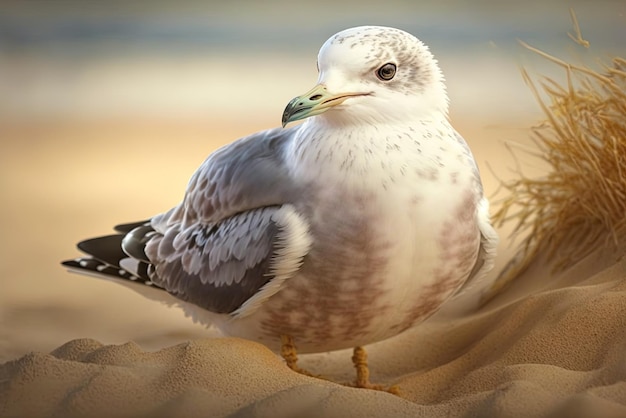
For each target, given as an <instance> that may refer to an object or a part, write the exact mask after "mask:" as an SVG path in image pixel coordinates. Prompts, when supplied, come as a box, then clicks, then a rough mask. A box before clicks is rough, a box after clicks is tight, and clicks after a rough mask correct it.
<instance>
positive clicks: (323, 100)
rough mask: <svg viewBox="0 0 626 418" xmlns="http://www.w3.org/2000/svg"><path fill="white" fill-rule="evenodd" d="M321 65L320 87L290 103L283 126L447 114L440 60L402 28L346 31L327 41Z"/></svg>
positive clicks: (323, 47)
mask: <svg viewBox="0 0 626 418" xmlns="http://www.w3.org/2000/svg"><path fill="white" fill-rule="evenodd" d="M317 64H318V70H319V78H318V82H317V85H316V86H315V87H314V88H313V89H311V90H309V91H308V92H307V93H305V94H303V95H301V96H298V97H295V98H294V99H292V100H291V101H290V102H289V104H288V105H287V107H286V108H285V111H284V113H283V118H282V124H283V126H285V125H286V124H287V123H289V122H293V121H297V120H301V119H305V118H309V117H311V116H317V115H321V116H322V117H323V118H324V119H325V120H327V121H329V122H331V123H332V122H336V123H341V124H346V123H348V124H351V123H375V122H380V121H394V120H399V121H403V120H415V119H420V118H428V117H429V116H432V114H433V113H434V112H437V113H439V114H443V115H447V112H448V96H447V94H446V89H445V85H444V78H443V75H442V73H441V70H440V69H439V66H438V65H437V61H436V60H435V59H434V57H433V55H432V54H431V53H430V51H429V50H428V47H427V46H426V45H424V44H423V43H422V42H421V41H420V40H419V39H417V38H415V37H414V36H413V35H411V34H409V33H407V32H404V31H402V30H399V29H394V28H388V27H381V26H360V27H356V28H351V29H346V30H344V31H342V32H339V33H337V34H336V35H334V36H332V37H331V38H330V39H328V40H327V41H326V42H325V43H324V45H323V46H322V48H321V49H320V52H319V55H318V59H317Z"/></svg>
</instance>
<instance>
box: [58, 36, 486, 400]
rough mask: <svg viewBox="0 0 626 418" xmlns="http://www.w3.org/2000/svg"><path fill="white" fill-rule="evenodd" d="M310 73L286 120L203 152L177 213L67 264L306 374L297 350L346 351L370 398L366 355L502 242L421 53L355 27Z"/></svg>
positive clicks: (468, 277) (433, 67) (399, 39)
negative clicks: (169, 300)
mask: <svg viewBox="0 0 626 418" xmlns="http://www.w3.org/2000/svg"><path fill="white" fill-rule="evenodd" d="M317 64H318V72H319V78H318V81H317V84H316V85H315V87H313V88H312V89H311V90H309V91H308V92H307V93H305V94H303V95H301V96H298V97H296V98H294V99H293V100H291V101H290V102H289V104H288V105H287V107H286V108H285V110H284V112H283V115H282V127H277V128H274V129H270V130H266V131H262V132H258V133H254V134H252V135H250V136H247V137H244V138H241V139H238V140H236V141H234V142H232V143H230V144H228V145H226V146H224V147H222V148H220V149H218V150H217V151H215V152H213V153H212V154H210V155H209V157H208V158H207V159H206V160H205V161H204V162H203V163H202V165H201V166H200V168H199V169H198V170H197V171H196V172H195V174H193V176H192V177H191V180H190V181H189V184H188V186H187V190H186V193H185V195H184V198H183V200H182V202H181V203H180V204H179V205H178V206H175V207H174V208H172V209H170V210H168V211H166V212H164V213H161V214H159V215H156V216H154V217H152V218H150V219H148V220H145V221H141V222H135V223H130V224H123V225H118V226H117V227H115V230H116V233H115V234H113V235H108V236H103V237H98V238H94V239H89V240H86V241H82V242H80V243H79V244H78V249H79V250H81V251H82V252H84V253H85V254H86V256H84V257H80V258H77V259H74V260H68V261H65V262H63V264H64V265H65V266H67V267H68V268H69V269H71V270H75V271H78V272H82V273H86V274H95V275H98V276H102V277H106V278H109V279H113V280H118V281H122V282H137V283H140V284H143V285H146V286H150V287H152V288H156V289H161V290H162V291H163V292H167V293H169V294H170V295H173V296H174V297H175V298H176V300H177V301H178V303H179V305H180V306H181V307H182V308H183V309H184V310H185V312H186V313H187V314H188V315H189V316H191V317H192V318H193V319H194V320H195V321H199V322H201V323H203V324H206V325H214V326H217V327H219V328H220V329H221V330H222V331H223V332H224V333H225V334H226V335H230V336H235V337H241V338H245V339H249V340H253V341H257V342H260V343H262V344H264V345H266V346H268V347H269V348H270V349H273V350H274V351H276V352H280V353H281V354H282V355H283V357H284V358H285V360H286V363H287V365H288V366H289V367H290V368H292V369H293V370H296V371H299V372H302V373H306V371H304V370H302V369H300V368H299V367H298V366H297V355H296V353H297V352H301V353H310V352H326V351H332V350H338V349H344V348H354V356H353V358H352V360H353V362H354V364H355V367H356V374H357V377H356V381H355V382H353V383H352V385H353V386H357V387H362V388H372V389H381V386H380V385H374V384H372V383H371V382H370V380H369V369H368V365H367V354H366V352H365V350H364V348H363V346H365V345H367V344H371V343H374V342H377V341H381V340H385V339H387V338H390V337H392V336H395V335H397V334H399V333H401V332H403V331H405V330H407V329H409V328H411V327H413V326H415V325H417V324H419V323H421V322H422V321H424V320H425V319H426V318H428V317H429V316H431V315H432V314H433V313H435V312H436V311H437V310H438V309H439V308H440V307H441V306H442V304H443V303H444V302H445V301H447V300H448V299H450V298H452V297H453V296H454V295H455V294H458V293H459V292H460V291H461V290H462V289H465V288H467V287H468V284H469V283H470V282H471V283H475V282H477V281H479V280H480V278H481V277H484V275H485V273H486V272H487V271H488V270H489V269H491V268H492V266H493V264H494V257H495V248H496V245H497V242H498V236H497V233H496V232H495V230H494V229H493V227H492V226H491V223H490V220H489V203H488V201H487V199H486V198H485V196H484V194H483V187H482V183H481V179H480V175H479V171H478V167H477V165H476V162H475V160H474V157H473V155H472V153H471V151H470V148H469V147H468V145H467V143H466V142H465V140H464V139H463V137H462V136H461V135H460V134H459V133H457V131H456V130H455V129H454V128H453V127H452V125H451V123H450V120H449V118H448V96H447V93H446V88H445V84H444V77H443V75H442V72H441V70H440V68H439V66H438V64H437V61H436V60H435V59H434V57H433V55H432V54H431V52H430V51H429V48H428V47H427V46H426V45H425V44H423V43H422V42H421V41H420V40H418V39H417V38H416V37H414V36H413V35H411V34H409V33H407V32H404V31H402V30H399V29H395V28H389V27H380V26H361V27H355V28H350V29H346V30H344V31H341V32H339V33H337V34H335V35H333V36H332V37H331V38H330V39H328V40H327V41H326V42H325V43H324V44H323V46H322V47H321V49H320V51H319V55H318V59H317ZM301 120H302V121H303V122H302V123H300V124H296V125H294V126H291V127H289V128H285V126H286V125H287V124H289V123H291V122H295V121H301ZM296 350H297V351H296Z"/></svg>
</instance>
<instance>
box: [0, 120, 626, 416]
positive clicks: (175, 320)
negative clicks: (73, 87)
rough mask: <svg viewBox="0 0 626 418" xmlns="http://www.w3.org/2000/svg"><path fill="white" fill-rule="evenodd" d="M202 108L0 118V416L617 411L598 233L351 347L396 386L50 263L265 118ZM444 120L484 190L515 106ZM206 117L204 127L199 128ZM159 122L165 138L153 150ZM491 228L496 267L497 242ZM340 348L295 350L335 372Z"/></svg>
mask: <svg viewBox="0 0 626 418" xmlns="http://www.w3.org/2000/svg"><path fill="white" fill-rule="evenodd" d="M214 122H215V121H212V122H211V123H209V122H198V121H195V122H194V123H189V121H183V122H179V123H169V122H168V123H165V122H160V123H154V122H153V121H151V122H150V123H142V122H137V121H134V122H128V121H104V122H103V121H99V122H84V121H83V122H77V121H65V122H59V121H54V122H50V121H47V122H46V121H43V122H41V123H39V124H34V123H20V122H11V123H9V122H4V123H3V124H1V125H0V126H1V129H2V132H0V133H2V134H3V135H4V137H8V138H12V139H13V140H12V141H11V145H10V147H8V148H9V149H8V154H7V153H5V154H4V156H3V157H1V158H2V161H0V162H1V163H2V167H1V168H0V169H1V170H2V187H3V192H4V193H5V198H7V202H9V203H8V204H6V205H4V206H3V208H2V211H3V212H2V213H1V215H2V216H1V219H2V228H3V231H4V236H3V239H2V245H3V248H2V254H4V256H5V257H6V255H7V254H9V255H11V257H9V258H5V259H3V261H2V271H1V272H0V274H1V276H0V277H1V279H0V280H2V286H3V289H4V292H3V293H2V294H0V312H1V313H2V317H0V344H1V345H0V355H1V357H0V360H2V361H3V362H4V363H3V364H2V365H0V416H1V417H49V416H59V417H100V416H101V417H111V416H116V417H118V416H119V417H174V416H176V417H183V416H184V417H196V416H197V417H200V416H202V417H207V416H211V417H226V416H229V417H248V416H251V417H322V416H323V417H346V416H359V417H405V416H406V417H420V416H428V417H444V416H453V417H456V416H463V417H474V416H476V417H487V416H495V417H531V416H546V417H600V416H602V417H626V354H625V353H626V259H625V258H624V257H623V254H624V253H625V251H624V248H621V249H617V250H612V251H608V250H605V249H603V248H598V249H597V250H596V251H595V252H594V253H593V254H591V255H590V256H588V257H586V258H585V259H583V260H580V261H579V262H578V263H577V264H576V265H575V266H572V267H571V268H569V269H568V270H565V271H563V272H560V273H552V271H551V269H550V260H545V259H540V260H537V261H536V262H534V263H533V264H532V265H531V266H530V268H529V269H528V270H527V271H525V272H524V274H523V275H521V276H520V277H518V278H517V279H516V280H515V281H514V283H513V285H512V286H510V287H508V288H506V289H505V290H504V291H503V292H502V293H500V294H499V295H498V296H497V297H496V298H495V299H493V300H492V301H491V302H490V303H489V304H487V305H486V306H483V307H482V308H480V309H478V310H475V311H469V312H468V311H467V309H462V308H460V307H459V306H461V305H463V306H465V305H467V302H466V299H467V298H466V299H464V298H461V299H460V300H458V301H454V302H452V303H451V304H450V306H447V307H446V308H445V309H444V310H443V311H442V312H441V313H440V314H438V315H437V316H435V317H433V318H432V319H431V320H429V321H428V322H426V323H424V324H423V325H421V326H419V327H416V328H414V329H412V330H410V331H408V332H406V333H404V334H402V335H400V336H398V337H395V338H392V339H389V340H387V341H383V342H381V343H378V344H374V345H372V346H370V347H368V353H369V360H370V366H371V370H372V379H373V380H374V381H376V382H379V383H385V384H397V385H399V386H400V388H401V391H402V396H401V397H398V396H394V395H391V394H388V393H383V392H376V391H369V390H361V389H353V388H348V387H345V386H341V385H339V384H336V383H333V382H331V381H327V380H321V379H315V378H310V377H306V376H302V375H299V374H296V373H294V372H292V371H290V370H289V369H287V368H286V366H285V365H284V364H283V362H282V360H281V359H280V358H279V357H278V356H276V355H275V354H274V353H272V352H270V351H269V350H268V349H267V348H265V347H264V346H262V345H259V344H256V343H253V342H249V341H245V340H239V339H231V338H222V337H219V336H218V335H217V332H216V331H215V330H204V329H202V328H201V327H199V326H197V325H194V324H192V323H191V322H190V320H188V319H187V318H184V317H183V315H182V314H181V313H180V312H179V311H176V310H172V309H169V308H167V307H166V306H164V305H160V304H158V303H156V302H153V301H150V300H148V299H146V298H143V297H142V296H140V295H138V294H135V293H134V292H132V291H130V290H128V289H126V288H123V287H121V286H115V285H113V284H110V283H108V282H104V281H98V280H94V279H91V278H86V277H81V276H77V275H69V274H67V273H65V272H64V271H63V270H62V269H61V268H60V267H58V266H57V264H56V263H57V262H58V261H59V260H61V259H63V258H64V257H67V256H72V255H74V254H76V253H75V250H74V249H73V244H74V242H75V241H77V240H78V239H81V238H83V237H86V236H90V235H95V234H101V233H106V232H107V230H106V228H107V227H108V226H109V225H110V224H113V223H115V222H117V221H120V222H123V221H132V220H135V219H141V218H142V217H144V216H147V215H150V214H152V213H157V212H159V211H160V210H162V209H164V208H167V207H168V206H170V205H172V204H174V203H175V202H176V201H177V200H178V199H180V194H181V193H182V189H181V184H182V185H184V184H185V183H186V180H187V178H188V176H189V174H190V172H191V170H192V169H193V167H195V166H197V164H199V162H200V161H201V160H202V159H203V158H204V157H205V155H207V154H208V152H210V151H211V150H212V149H215V148H216V147H217V146H219V145H220V144H222V143H226V142H228V141H230V140H232V139H233V138H235V137H237V136H240V135H244V134H246V133H248V132H252V131H254V130H258V129H262V128H266V127H269V126H263V125H262V124H256V125H255V124H254V123H251V124H248V125H246V126H238V125H237V124H236V123H234V122H233V121H222V124H223V125H220V126H217V127H216V125H215V123H214ZM231 122H233V123H231ZM458 125H461V126H459V128H460V129H461V131H462V132H463V133H464V135H465V136H466V137H467V138H468V139H469V141H470V144H471V145H472V148H473V149H474V152H475V154H476V156H477V159H478V160H479V163H480V164H481V168H482V169H483V175H484V177H485V183H486V188H487V190H488V191H491V192H492V191H493V190H495V189H496V186H497V183H496V181H495V179H494V178H493V176H492V175H491V174H490V172H489V169H488V168H487V167H486V165H485V161H490V166H491V168H492V169H493V171H495V172H498V173H499V174H501V173H506V167H508V166H512V163H511V159H510V156H508V154H507V153H506V151H504V148H503V147H502V145H501V144H498V142H497V141H499V140H502V139H512V140H516V139H519V140H523V138H524V137H526V136H527V131H526V130H524V129H522V128H521V127H523V126H528V123H527V121H517V122H514V123H509V124H507V125H506V127H502V126H500V127H494V126H491V127H486V126H484V125H482V124H480V123H474V124H472V123H470V122H468V121H464V122H463V121H462V122H461V123H460V124H459V123H457V126H458ZM225 126H231V128H228V129H227V128H225ZM232 126H237V128H232ZM207 132H217V133H216V134H215V137H214V138H212V139H211V141H210V142H209V143H207V140H206V133H207ZM172 137H176V138H178V140H179V141H180V142H179V145H180V146H178V147H176V148H175V149H171V148H165V147H166V145H167V144H168V142H169V141H171V138H172ZM133 138H141V139H142V140H141V141H134V140H133ZM472 138H477V140H474V141H473V140H472ZM147 143H149V144H150V148H149V150H148V152H149V153H148V154H147V155H146V154H144V156H143V158H142V159H137V158H134V156H135V155H137V154H138V153H139V152H140V151H141V150H142V149H144V148H145V144H147ZM166 149H167V153H165V152H164V150H166ZM122 151H123V152H122ZM165 154H166V155H165ZM85 155H92V156H96V157H97V158H96V157H94V158H87V159H85V158H82V159H79V158H78V157H80V156H83V157H84V156H85ZM190 155H191V157H190ZM165 161H169V162H170V164H169V166H167V169H159V170H154V167H163V166H162V165H161V164H162V163H164V162H165ZM103 166H105V169H103ZM155 171H156V173H155ZM77 174H80V175H77ZM505 175H506V174H505ZM42 179H45V180H42ZM138 190H139V191H138ZM120 202H122V203H123V204H121V205H115V204H114V203H120ZM508 232H509V231H507V230H506V229H504V230H502V231H501V234H502V236H503V243H502V245H501V249H500V257H499V260H498V265H497V267H496V270H498V269H501V268H502V266H503V265H504V264H505V263H506V262H507V261H508V260H509V259H510V258H511V257H512V255H513V248H512V247H511V246H510V245H509V243H508V242H507V239H506V235H507V233H508ZM350 355H351V353H350V351H346V350H344V351H338V352H333V353H322V354H314V355H307V356H302V357H301V359H302V361H301V365H302V366H303V367H305V368H308V369H310V370H311V371H314V372H315V373H319V374H321V375H323V376H325V377H327V378H329V379H332V380H335V381H348V380H350V379H351V378H352V376H353V368H352V364H351V362H350Z"/></svg>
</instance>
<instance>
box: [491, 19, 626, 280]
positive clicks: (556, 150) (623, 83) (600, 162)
mask: <svg viewBox="0 0 626 418" xmlns="http://www.w3.org/2000/svg"><path fill="white" fill-rule="evenodd" d="M570 36H571V35H570ZM577 38H578V40H580V42H579V43H580V44H581V45H583V46H586V45H584V43H583V42H586V41H584V40H583V39H582V37H581V36H580V31H579V30H577ZM575 40H576V39H575ZM522 45H523V46H524V47H526V48H528V49H529V50H531V51H533V52H535V53H537V54H539V55H541V56H542V57H544V58H546V59H548V60H550V61H552V62H554V63H556V64H557V65H560V66H562V67H563V68H564V69H565V72H566V75H567V80H566V82H565V83H563V84H559V83H558V82H556V81H554V80H552V79H549V78H542V79H541V80H540V81H539V82H538V83H536V82H534V81H533V80H532V79H531V77H530V76H529V75H528V73H527V72H526V71H525V70H522V74H523V77H524V79H525V81H526V83H527V84H528V85H529V86H530V89H531V90H532V92H533V94H534V95H535V97H536V99H537V101H538V103H539V105H540V106H541V108H542V110H543V112H544V113H545V117H546V119H545V120H544V121H543V122H541V123H540V124H539V125H538V126H536V127H534V128H532V138H533V140H534V142H535V144H536V146H537V148H536V150H533V151H532V152H531V153H532V154H533V155H534V156H536V157H537V158H540V159H542V160H544V161H545V162H547V163H548V165H549V172H548V173H547V174H546V175H545V176H543V177H541V178H528V177H525V176H524V175H522V174H521V173H520V178H518V179H516V180H513V181H509V182H504V183H503V184H502V186H503V187H504V189H505V190H506V192H507V196H508V197H506V198H505V199H504V200H503V201H502V205H501V208H500V209H499V210H498V212H497V213H496V214H495V216H494V221H495V222H496V224H500V225H501V224H502V223H504V222H515V228H514V233H513V235H514V237H513V238H516V237H517V238H521V239H522V244H521V248H520V252H519V256H518V257H516V262H515V263H514V264H515V265H514V266H509V268H508V269H507V270H505V274H506V275H509V276H515V275H516V274H517V273H519V272H521V271H523V270H524V269H525V268H526V267H527V266H528V264H529V263H530V262H531V261H532V260H533V259H535V257H536V256H537V254H538V253H541V254H546V255H547V256H548V257H549V258H550V259H551V262H552V264H553V266H554V267H555V268H556V269H558V270H560V269H563V268H565V267H568V266H571V265H572V264H573V262H575V261H577V260H579V259H580V258H581V257H584V256H585V255H588V254H589V253H590V252H591V251H593V250H594V249H596V248H597V247H599V246H604V245H609V246H613V245H617V244H620V243H622V242H623V241H624V240H626V59H623V58H614V59H613V60H612V62H611V64H609V65H603V68H602V70H601V71H602V72H601V73H600V72H596V71H594V70H592V69H590V68H588V67H585V66H577V65H573V64H570V63H566V62H564V61H561V60H559V59H557V58H555V57H553V56H551V55H548V54H546V53H544V52H542V51H540V50H538V49H535V48H533V47H531V46H529V45H527V44H525V43H522ZM587 45H588V44H587ZM537 85H539V87H538V86H537ZM540 89H541V91H543V93H544V95H542V94H540ZM544 97H547V99H545V98H544ZM511 267H513V268H511ZM511 278H512V277H510V278H508V279H506V278H503V277H502V276H501V278H499V279H498V281H499V283H496V287H501V286H502V285H503V284H505V283H503V281H504V282H506V281H509V280H510V279H511Z"/></svg>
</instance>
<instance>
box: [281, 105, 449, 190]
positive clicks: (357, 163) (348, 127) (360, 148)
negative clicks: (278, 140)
mask: <svg viewBox="0 0 626 418" xmlns="http://www.w3.org/2000/svg"><path fill="white" fill-rule="evenodd" d="M447 129H450V124H449V122H448V120H447V118H446V117H445V115H443V114H440V115H438V116H437V115H433V117H431V118H424V119H416V120H413V121H410V122H408V123H397V122H395V123H392V124H387V125H383V124H372V125H366V124H359V125H356V124H342V125H329V124H328V121H326V120H316V118H311V119H310V120H307V121H306V122H305V123H304V124H303V125H301V127H300V129H299V132H298V134H297V135H296V136H295V137H294V141H293V143H292V144H291V147H290V148H289V151H288V153H289V155H288V156H287V157H288V158H287V160H288V161H290V165H291V167H292V170H293V172H294V175H295V176H297V177H300V178H302V179H303V180H304V181H309V180H313V179H317V181H319V179H320V178H324V177H328V178H329V179H333V181H341V180H343V181H345V182H349V183H351V184H361V183H363V184H367V182H369V181H371V180H372V177H381V176H382V177H383V178H384V177H387V176H388V177H390V178H392V177H396V176H399V174H398V173H397V172H399V171H401V170H403V167H407V166H409V165H414V164H415V161H416V159H417V160H418V161H419V160H420V159H422V158H425V160H424V164H430V163H431V162H430V161H428V160H426V158H428V157H427V154H428V153H423V151H424V149H423V148H424V147H427V146H428V145H426V143H427V142H428V141H429V138H427V137H423V138H422V136H423V135H430V133H432V132H435V133H436V132H438V131H439V132H443V131H444V130H447ZM377 181H378V180H377Z"/></svg>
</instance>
